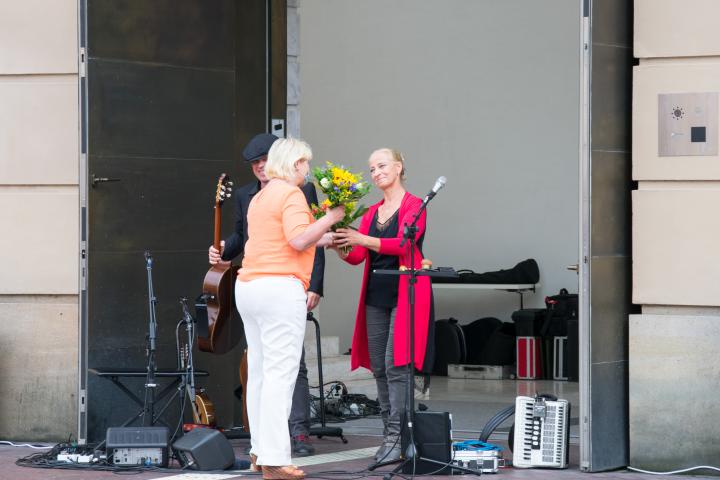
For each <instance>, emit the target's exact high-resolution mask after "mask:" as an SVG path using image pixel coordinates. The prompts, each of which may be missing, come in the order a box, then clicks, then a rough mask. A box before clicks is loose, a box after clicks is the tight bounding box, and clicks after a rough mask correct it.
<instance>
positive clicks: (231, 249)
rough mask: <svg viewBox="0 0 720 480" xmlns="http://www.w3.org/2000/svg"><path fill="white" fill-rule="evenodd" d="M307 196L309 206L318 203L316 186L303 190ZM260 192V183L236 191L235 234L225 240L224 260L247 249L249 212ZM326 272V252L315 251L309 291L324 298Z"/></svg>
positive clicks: (306, 187) (321, 250)
mask: <svg viewBox="0 0 720 480" xmlns="http://www.w3.org/2000/svg"><path fill="white" fill-rule="evenodd" d="M301 190H302V192H303V193H304V194H305V198H306V199H307V202H308V205H310V204H311V203H315V204H317V203H318V199H317V193H316V192H315V185H313V184H312V183H308V184H306V185H305V186H303V187H302V188H301ZM258 191H260V182H251V183H248V184H247V185H243V186H242V187H240V188H238V189H237V190H235V192H234V193H233V195H234V197H235V233H233V234H232V235H231V236H230V237H229V238H226V239H225V250H223V255H222V259H223V260H232V259H233V258H235V257H237V256H238V255H240V254H241V253H242V252H243V250H244V249H245V242H247V239H248V231H247V212H248V207H249V206H250V200H252V199H253V197H254V196H255V194H256V193H257V192H258ZM324 271H325V250H324V249H322V248H316V249H315V261H314V263H313V271H312V275H311V276H310V288H308V291H310V292H315V293H317V294H318V295H320V296H322V294H323V274H324Z"/></svg>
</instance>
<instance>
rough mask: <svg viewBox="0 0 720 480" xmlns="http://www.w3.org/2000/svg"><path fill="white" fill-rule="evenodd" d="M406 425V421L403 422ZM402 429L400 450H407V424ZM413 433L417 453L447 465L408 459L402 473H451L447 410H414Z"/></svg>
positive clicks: (408, 438) (449, 424)
mask: <svg viewBox="0 0 720 480" xmlns="http://www.w3.org/2000/svg"><path fill="white" fill-rule="evenodd" d="M405 425H407V422H405ZM405 425H404V426H403V430H402V442H401V443H402V451H403V452H407V447H408V445H409V444H410V435H409V433H408V431H407V430H408V429H407V426H405ZM413 427H414V428H413V435H414V438H415V446H416V447H417V455H418V456H419V457H424V458H427V459H429V460H435V461H437V462H441V463H443V464H447V465H448V466H446V467H443V466H442V465H437V464H435V463H431V462H424V461H422V460H418V461H415V462H413V461H409V462H407V463H405V465H403V468H402V471H403V473H409V474H413V473H414V474H423V475H452V467H451V466H449V465H450V462H451V461H452V440H451V439H450V430H451V429H452V420H451V419H450V414H449V413H448V412H415V421H414V422H413Z"/></svg>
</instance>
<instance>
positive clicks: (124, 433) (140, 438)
mask: <svg viewBox="0 0 720 480" xmlns="http://www.w3.org/2000/svg"><path fill="white" fill-rule="evenodd" d="M168 437H169V431H168V429H167V427H112V428H108V429H107V433H106V435H105V449H106V454H107V456H108V461H109V462H112V463H113V464H114V465H145V466H150V465H152V466H157V467H167V466H168Z"/></svg>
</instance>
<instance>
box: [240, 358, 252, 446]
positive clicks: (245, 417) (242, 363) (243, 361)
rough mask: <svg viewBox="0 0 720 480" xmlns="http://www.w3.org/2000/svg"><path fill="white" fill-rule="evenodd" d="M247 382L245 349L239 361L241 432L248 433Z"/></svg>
mask: <svg viewBox="0 0 720 480" xmlns="http://www.w3.org/2000/svg"><path fill="white" fill-rule="evenodd" d="M247 380H248V363H247V348H246V349H245V351H244V352H243V356H242V359H241V360H240V385H242V422H243V430H244V431H246V432H248V433H250V422H249V421H248V413H247Z"/></svg>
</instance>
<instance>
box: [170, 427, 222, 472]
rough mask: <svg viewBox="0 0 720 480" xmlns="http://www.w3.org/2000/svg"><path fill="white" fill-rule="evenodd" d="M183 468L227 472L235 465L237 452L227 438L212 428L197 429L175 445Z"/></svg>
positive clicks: (174, 447)
mask: <svg viewBox="0 0 720 480" xmlns="http://www.w3.org/2000/svg"><path fill="white" fill-rule="evenodd" d="M173 449H174V450H175V452H176V453H177V455H178V457H179V459H180V463H181V464H182V465H183V467H184V468H185V467H187V468H192V469H194V470H225V469H226V468H229V467H231V466H232V465H233V464H234V463H235V452H234V451H233V448H232V445H230V442H229V441H228V439H227V438H225V436H224V435H223V434H222V433H220V432H219V431H217V430H214V429H212V428H196V429H194V430H191V431H190V432H188V433H186V434H185V435H183V437H182V438H181V439H180V440H178V441H177V442H175V443H174V444H173Z"/></svg>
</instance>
